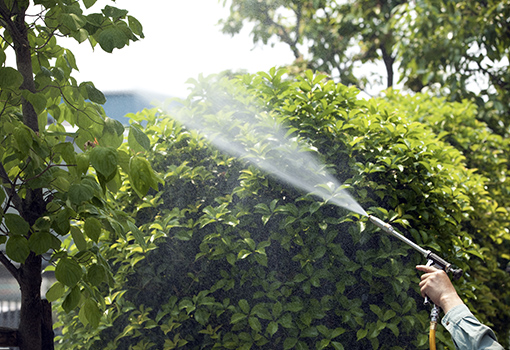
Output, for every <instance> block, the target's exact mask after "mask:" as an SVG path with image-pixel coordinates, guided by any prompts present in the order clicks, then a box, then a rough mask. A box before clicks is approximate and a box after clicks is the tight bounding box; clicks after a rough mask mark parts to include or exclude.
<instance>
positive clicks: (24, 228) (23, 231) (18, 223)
mask: <svg viewBox="0 0 510 350" xmlns="http://www.w3.org/2000/svg"><path fill="white" fill-rule="evenodd" d="M4 220H5V225H6V226H7V228H8V229H9V232H10V233H12V234H13V235H19V236H24V235H27V234H28V231H29V230H30V225H29V224H28V223H27V222H26V221H25V220H24V219H23V218H22V217H21V216H19V215H18V214H12V213H7V214H4Z"/></svg>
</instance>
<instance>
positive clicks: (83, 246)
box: [71, 226, 87, 251]
mask: <svg viewBox="0 0 510 350" xmlns="http://www.w3.org/2000/svg"><path fill="white" fill-rule="evenodd" d="M71 237H73V241H74V244H76V247H77V248H78V250H80V251H84V250H87V241H86V240H85V236H84V235H83V232H82V231H81V229H80V228H79V227H77V226H71Z"/></svg>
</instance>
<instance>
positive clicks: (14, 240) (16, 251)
mask: <svg viewBox="0 0 510 350" xmlns="http://www.w3.org/2000/svg"><path fill="white" fill-rule="evenodd" d="M5 253H6V254H7V256H8V257H9V258H10V259H12V260H14V261H15V262H18V263H24V262H25V260H26V259H27V258H28V255H29V254H30V247H29V246H28V241H27V239H26V238H25V237H24V236H21V235H12V236H10V237H9V238H8V239H7V242H6V243H5Z"/></svg>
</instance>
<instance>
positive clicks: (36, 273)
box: [18, 253, 42, 350]
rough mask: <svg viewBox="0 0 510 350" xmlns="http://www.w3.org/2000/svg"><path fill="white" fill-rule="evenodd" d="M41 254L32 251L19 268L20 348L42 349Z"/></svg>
mask: <svg viewBox="0 0 510 350" xmlns="http://www.w3.org/2000/svg"><path fill="white" fill-rule="evenodd" d="M41 281H42V277H41V256H36V255H35V254H34V253H30V255H29V256H28V258H27V260H26V261H25V263H24V264H22V265H21V266H20V268H19V284H20V289H21V310H20V323H19V328H18V344H19V348H20V350H42V335H41V328H42V301H41Z"/></svg>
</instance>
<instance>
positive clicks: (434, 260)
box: [368, 215, 462, 350]
mask: <svg viewBox="0 0 510 350" xmlns="http://www.w3.org/2000/svg"><path fill="white" fill-rule="evenodd" d="M368 218H369V219H370V221H372V223H374V224H375V225H376V226H378V227H379V228H381V229H382V230H383V231H385V232H387V233H389V234H391V235H393V236H395V237H397V238H398V239H400V240H401V241H403V242H404V243H406V244H407V245H409V246H411V247H413V248H414V249H415V250H417V251H418V252H420V253H421V254H422V255H423V256H424V257H425V258H427V266H434V267H436V268H438V269H442V270H444V271H446V272H447V273H451V274H452V276H453V278H455V279H459V278H460V276H462V270H461V269H454V268H452V265H451V264H450V263H449V262H447V261H446V260H444V259H443V258H441V257H440V256H438V255H437V254H434V253H432V252H431V251H430V250H425V249H423V248H422V247H420V246H419V245H417V244H416V243H414V242H413V241H411V240H409V239H407V238H406V237H404V236H403V235H401V234H400V233H398V232H397V231H396V230H395V229H394V228H393V227H392V226H391V225H390V224H388V223H386V222H384V221H382V220H381V219H378V218H376V217H375V216H372V215H369V216H368ZM424 304H429V298H428V297H427V296H426V297H425V301H424ZM438 320H439V307H438V306H437V305H435V304H433V306H432V310H431V311H430V334H429V345H430V349H431V350H435V348H436V325H437V322H438Z"/></svg>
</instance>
